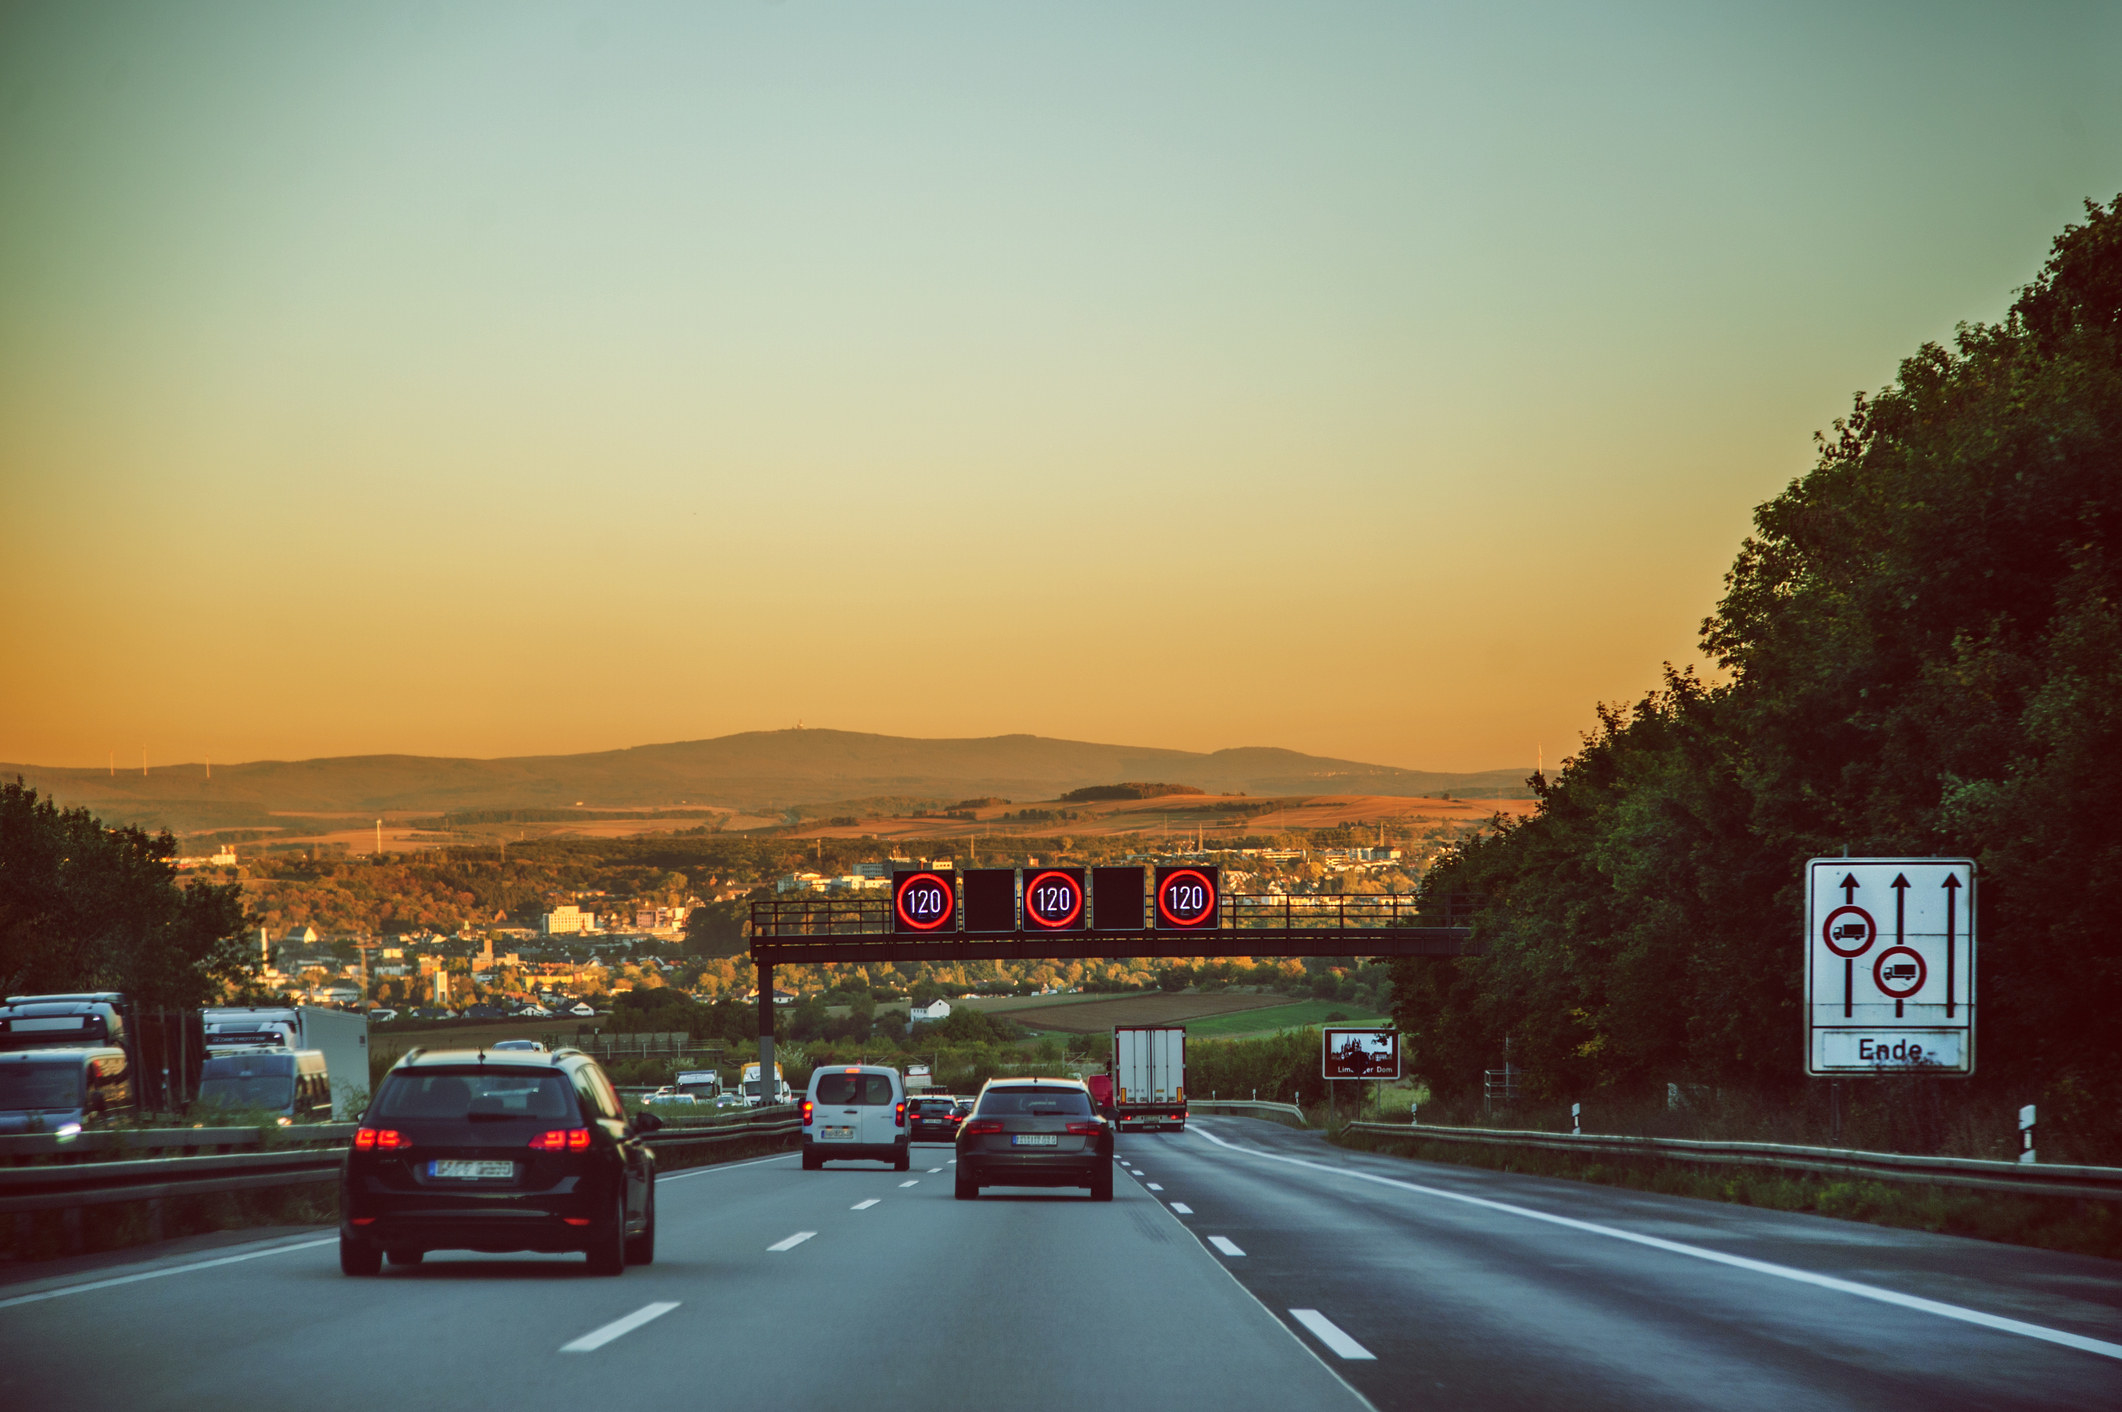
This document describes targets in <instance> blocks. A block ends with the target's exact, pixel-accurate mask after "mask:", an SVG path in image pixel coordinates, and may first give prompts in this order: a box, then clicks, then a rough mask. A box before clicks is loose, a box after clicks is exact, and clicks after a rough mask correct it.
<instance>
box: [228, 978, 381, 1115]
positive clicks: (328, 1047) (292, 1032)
mask: <svg viewBox="0 0 2122 1412" xmlns="http://www.w3.org/2000/svg"><path fill="white" fill-rule="evenodd" d="M204 1018H205V1020H206V1048H207V1052H208V1053H210V1054H225V1053H228V1052H230V1051H231V1050H237V1049H256V1048H258V1047H260V1046H266V1047H278V1048H281V1049H314V1050H317V1051H319V1052H320V1053H322V1054H323V1055H324V1066H325V1069H326V1072H327V1073H328V1075H329V1076H330V1079H331V1085H332V1116H333V1117H334V1118H337V1119H340V1120H341V1121H344V1120H346V1119H350V1118H354V1117H356V1116H358V1115H359V1113H360V1110H361V1107H362V1104H363V1101H364V1100H365V1098H366V1095H367V1093H368V1017H367V1016H366V1015H356V1014H354V1013H353V1012H352V1011H350V1010H327V1009H325V1008H324V1007H323V1006H321V1005H218V1006H211V1007H209V1008H208V1009H207V1010H206V1012H205V1015H204Z"/></svg>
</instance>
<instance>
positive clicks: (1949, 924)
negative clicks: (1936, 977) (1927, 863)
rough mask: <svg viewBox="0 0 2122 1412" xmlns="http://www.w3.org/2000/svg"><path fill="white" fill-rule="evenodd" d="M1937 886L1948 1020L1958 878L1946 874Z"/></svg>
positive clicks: (1950, 1013)
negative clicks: (1942, 904)
mask: <svg viewBox="0 0 2122 1412" xmlns="http://www.w3.org/2000/svg"><path fill="white" fill-rule="evenodd" d="M1939 886H1940V887H1942V888H1944V889H1945V1018H1946V1019H1948V1020H1950V1019H1951V1018H1952V1017H1953V1005H1954V1001H1953V960H1954V957H1953V953H1954V952H1956V951H1958V950H1959V949H1960V947H1959V943H1958V942H1957V941H1956V940H1955V939H1954V933H1955V932H1956V931H1957V930H1958V926H1959V920H1960V918H1959V913H1960V877H1959V875H1958V874H1957V873H1947V874H1946V875H1945V881H1944V882H1942V883H1940V884H1939Z"/></svg>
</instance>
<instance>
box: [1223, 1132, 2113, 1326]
mask: <svg viewBox="0 0 2122 1412" xmlns="http://www.w3.org/2000/svg"><path fill="white" fill-rule="evenodd" d="M1195 1131H1196V1132H1198V1133H1200V1135H1201V1136H1202V1137H1205V1138H1207V1139H1208V1140H1209V1141H1210V1142H1212V1143H1214V1144H1216V1146H1218V1147H1225V1148H1229V1149H1230V1150H1231V1151H1232V1152H1236V1153H1238V1154H1240V1155H1241V1156H1245V1157H1260V1158H1265V1159H1266V1160H1267V1161H1270V1162H1287V1163H1288V1164H1289V1165H1290V1166H1292V1167H1309V1168H1311V1169H1312V1170H1313V1171H1315V1172H1324V1173H1326V1174H1327V1175H1328V1176H1334V1177H1353V1178H1355V1179H1356V1180H1357V1181H1365V1182H1376V1183H1377V1184H1378V1185H1380V1186H1392V1187H1399V1188H1400V1189H1401V1190H1402V1191H1412V1192H1416V1193H1418V1194H1420V1195H1423V1196H1435V1197H1441V1198H1443V1199H1444V1200H1446V1201H1459V1202H1464V1203H1465V1204H1466V1205H1468V1206H1480V1207H1484V1208H1486V1209H1487V1210H1490V1211H1502V1212H1506V1213H1508V1214H1510V1215H1513V1216H1524V1217H1526V1218H1528V1219H1530V1220H1534V1221H1546V1222H1548V1223H1549V1224H1550V1225H1556V1226H1566V1227H1568V1228H1569V1229H1570V1230H1575V1231H1585V1232H1588V1233H1590V1234H1592V1235H1602V1236H1607V1237H1610V1238H1611V1239H1614V1240H1625V1241H1627V1242H1629V1243H1630V1244H1631V1245H1647V1246H1649V1247H1650V1248H1651V1249H1653V1250H1663V1251H1667V1252H1669V1253H1671V1254H1674V1255H1687V1256H1692V1257H1693V1258H1695V1259H1697V1260H1707V1261H1709V1262H1711V1263H1712V1264H1716V1265H1729V1266H1731V1267H1732V1268H1733V1269H1737V1270H1749V1271H1752V1272H1753V1273H1754V1274H1757V1275H1773V1276H1775V1277H1776V1278H1777V1279H1780V1280H1792V1281H1795V1282H1796V1283H1798V1284H1805V1285H1812V1286H1814V1287H1815V1288H1818V1289H1831V1290H1834V1291H1836V1292H1838V1293H1841V1294H1853V1295H1855V1296H1856V1297H1857V1298H1859V1299H1875V1300H1877V1301H1878V1302H1879V1303H1881V1304H1892V1305H1896V1306H1898V1307H1900V1308H1903V1309H1914V1310H1917V1311H1918V1312H1920V1313H1924V1314H1936V1315H1938V1316H1939V1317H1940V1318H1944V1319H1958V1320H1960V1321H1961V1322H1962V1323H1967V1324H1975V1325H1978V1326H1980V1327H1982V1328H1985V1329H1996V1330H1998V1331H1999V1332H2001V1333H2008V1334H2019V1335H2021V1336H2022V1337H2025V1338H2032V1339H2040V1340H2041V1341H2042V1342H2044V1343H2055V1344H2061V1345H2062V1346H2063V1347H2065V1348H2075V1349H2079V1350H2081V1351H2083V1352H2086V1353H2097V1354H2099V1355H2100V1356H2102V1357H2103V1358H2122V1343H2108V1342H2107V1341H2105V1340H2104V1339H2097V1338H2087V1337H2085V1336H2084V1335H2083V1334H2073V1333H2066V1332H2064V1331H2063V1330H2062V1329H2051V1328H2047V1327H2045V1326H2043V1325H2041V1324H2029V1323H2026V1322H2024V1321H2023V1320H2019V1319H2006V1318H2004V1317H2002V1316H2001V1315H1997V1314H1985V1313H1983V1312H1982V1311H1981V1310H1979V1309H1967V1308H1963V1307H1961V1306H1960V1305H1957V1304H1946V1303H1943V1302H1941V1301H1939V1300H1935V1299H1923V1298H1921V1297H1919V1296H1917V1295H1913V1294H1903V1293H1901V1292H1900V1291H1899V1290H1892V1289H1881V1288H1879V1287H1878V1286H1877V1285H1865V1284H1858V1283H1857V1282H1856V1281H1855V1280H1840V1279H1836V1278H1835V1277H1834V1276H1833V1275H1816V1274H1814V1273H1813V1272H1812V1271H1810V1270H1798V1269H1793V1268H1792V1267H1790V1266H1788V1265H1771V1264H1770V1263H1769V1262H1768V1261H1766V1260H1749V1259H1748V1258H1747V1257H1745V1256H1744V1255H1727V1254H1726V1253H1725V1252H1723V1251H1721V1250H1705V1249H1704V1248H1703V1247H1701V1246H1699V1245H1684V1244H1682V1243H1681V1242H1679V1241H1677V1240H1664V1239H1661V1238H1660V1237H1658V1236H1649V1235H1638V1234H1637V1233H1636V1232H1634V1231H1624V1230H1621V1229H1620V1228H1618V1227H1616V1226H1602V1225H1600V1224H1598V1223H1597V1222H1596V1221H1579V1220H1577V1219H1576V1218H1574V1217H1571V1216H1556V1215H1553V1214H1551V1213H1549V1212H1546V1211H1535V1210H1533V1209H1532V1208H1531V1207H1529V1206H1514V1205H1512V1204H1511V1203H1509V1202H1507V1201H1490V1200H1489V1199H1488V1198H1487V1197H1483V1196H1468V1195H1466V1194H1465V1193H1464V1192H1458V1191H1446V1190H1444V1189H1443V1188H1442V1187H1433V1186H1422V1185H1420V1184H1419V1183H1416V1182H1403V1181H1400V1180H1398V1179H1397V1178H1394V1177H1381V1176H1378V1175H1377V1174H1376V1173H1374V1172H1362V1171H1357V1170H1356V1169H1355V1168H1353V1167H1329V1166H1327V1165H1326V1164H1325V1163H1324V1162H1308V1161H1306V1160H1304V1159H1303V1158H1301V1157H1284V1156H1282V1155H1281V1154H1280V1153H1275V1152H1260V1151H1257V1150H1255V1149H1253V1148H1249V1147H1240V1146H1238V1144H1236V1143H1234V1142H1225V1141H1224V1140H1223V1139H1222V1138H1220V1137H1217V1136H1216V1135H1215V1134H1214V1133H1212V1132H1209V1131H1207V1130H1206V1129H1202V1128H1197V1129H1195ZM1211 1239H1213V1237H1211Z"/></svg>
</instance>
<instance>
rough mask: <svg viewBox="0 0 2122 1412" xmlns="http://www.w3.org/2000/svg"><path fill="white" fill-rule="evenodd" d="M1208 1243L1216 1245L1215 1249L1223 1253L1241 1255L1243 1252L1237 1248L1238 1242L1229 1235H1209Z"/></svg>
mask: <svg viewBox="0 0 2122 1412" xmlns="http://www.w3.org/2000/svg"><path fill="white" fill-rule="evenodd" d="M1208 1243H1209V1244H1210V1245H1213V1246H1214V1247H1216V1249H1218V1250H1220V1251H1222V1252H1223V1253H1224V1254H1225V1255H1243V1254H1244V1253H1245V1252H1244V1251H1242V1250H1240V1249H1238V1243H1237V1242H1236V1241H1234V1240H1232V1239H1231V1238H1230V1237H1229V1236H1210V1237H1209V1238H1208Z"/></svg>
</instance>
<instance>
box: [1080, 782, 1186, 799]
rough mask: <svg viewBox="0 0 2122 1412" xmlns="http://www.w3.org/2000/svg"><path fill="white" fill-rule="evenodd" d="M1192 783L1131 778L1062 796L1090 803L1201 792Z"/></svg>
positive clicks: (1088, 787) (1085, 788) (1087, 786)
mask: <svg viewBox="0 0 2122 1412" xmlns="http://www.w3.org/2000/svg"><path fill="white" fill-rule="evenodd" d="M1203 792H1204V791H1202V790H1198V789H1195V788H1194V787H1193V786H1192V785H1190V784H1147V783H1143V782H1141V781H1138V780H1129V781H1128V782H1126V783H1124V784H1093V785H1086V786H1084V787H1083V788H1082V789H1072V790H1070V791H1069V792H1068V793H1066V794H1064V795H1062V796H1061V801H1060V802H1061V803H1063V804H1090V803H1095V802H1096V801H1098V800H1101V799H1159V798H1162V797H1163V796H1165V795H1168V794H1200V793H1203Z"/></svg>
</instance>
